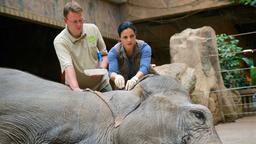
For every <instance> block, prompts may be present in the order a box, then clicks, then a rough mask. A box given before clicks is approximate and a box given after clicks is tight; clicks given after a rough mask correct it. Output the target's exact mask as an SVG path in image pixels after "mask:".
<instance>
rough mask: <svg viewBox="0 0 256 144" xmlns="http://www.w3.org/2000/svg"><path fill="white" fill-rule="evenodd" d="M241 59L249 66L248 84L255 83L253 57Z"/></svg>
mask: <svg viewBox="0 0 256 144" xmlns="http://www.w3.org/2000/svg"><path fill="white" fill-rule="evenodd" d="M243 61H244V62H245V63H246V64H247V65H248V67H249V68H250V70H249V74H250V81H249V82H250V85H256V68H255V67H254V62H253V57H244V58H243Z"/></svg>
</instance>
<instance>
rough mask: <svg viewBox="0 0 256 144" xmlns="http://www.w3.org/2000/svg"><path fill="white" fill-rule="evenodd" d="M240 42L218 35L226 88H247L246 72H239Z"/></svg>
mask: <svg viewBox="0 0 256 144" xmlns="http://www.w3.org/2000/svg"><path fill="white" fill-rule="evenodd" d="M238 42H239V40H237V39H235V38H234V37H233V36H230V35H227V34H220V35H217V46H218V52H219V60H220V66H221V71H222V77H223V80H224V85H225V86H226V87H240V86H245V85H246V84H245V72H244V71H242V70H239V68H240V63H241V60H242V54H241V53H242V48H241V47H239V46H238Z"/></svg>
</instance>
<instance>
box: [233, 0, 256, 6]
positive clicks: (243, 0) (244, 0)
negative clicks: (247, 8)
mask: <svg viewBox="0 0 256 144" xmlns="http://www.w3.org/2000/svg"><path fill="white" fill-rule="evenodd" d="M232 1H233V2H235V3H240V4H243V5H251V6H256V0H232Z"/></svg>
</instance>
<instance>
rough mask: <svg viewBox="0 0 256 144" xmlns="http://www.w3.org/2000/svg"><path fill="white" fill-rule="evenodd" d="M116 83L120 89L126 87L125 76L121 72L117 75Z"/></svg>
mask: <svg viewBox="0 0 256 144" xmlns="http://www.w3.org/2000/svg"><path fill="white" fill-rule="evenodd" d="M114 82H115V85H116V86H117V87H118V88H119V89H122V88H124V83H125V82H124V77H123V76H122V75H119V74H117V75H116V76H115V81H114Z"/></svg>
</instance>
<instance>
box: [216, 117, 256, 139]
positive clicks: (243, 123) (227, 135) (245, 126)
mask: <svg viewBox="0 0 256 144" xmlns="http://www.w3.org/2000/svg"><path fill="white" fill-rule="evenodd" d="M215 128H216V131H217V133H218V134H219V137H220V139H221V140H222V142H223V144H256V116H248V117H243V118H240V119H238V120H236V121H235V122H232V123H222V124H218V125H217V126H215Z"/></svg>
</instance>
